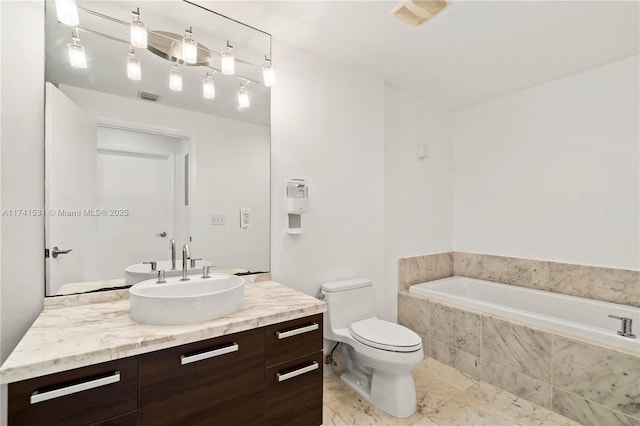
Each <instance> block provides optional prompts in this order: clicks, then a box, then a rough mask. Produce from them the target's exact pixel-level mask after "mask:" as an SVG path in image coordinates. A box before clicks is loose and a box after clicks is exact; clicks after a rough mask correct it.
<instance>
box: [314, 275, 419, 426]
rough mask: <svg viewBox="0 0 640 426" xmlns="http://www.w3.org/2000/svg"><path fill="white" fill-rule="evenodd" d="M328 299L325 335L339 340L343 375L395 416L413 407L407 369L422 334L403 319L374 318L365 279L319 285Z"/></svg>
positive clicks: (415, 358) (407, 413)
mask: <svg viewBox="0 0 640 426" xmlns="http://www.w3.org/2000/svg"><path fill="white" fill-rule="evenodd" d="M321 292H322V294H323V295H324V297H325V300H326V301H327V312H326V313H325V326H324V337H325V338H326V339H329V340H333V341H336V342H340V343H342V353H343V354H344V355H345V358H346V360H347V370H348V371H347V372H345V373H343V374H342V376H341V379H342V380H343V381H344V382H345V383H346V384H347V385H349V387H351V388H352V389H354V390H355V391H356V392H357V393H358V394H360V395H361V396H362V397H363V398H365V399H366V400H368V401H369V402H371V403H372V404H373V405H374V406H376V407H378V408H380V409H381V410H383V411H385V412H387V413H389V414H391V415H392V416H395V417H408V416H410V415H412V414H413V413H414V412H415V411H416V391H415V385H414V382H413V377H412V376H411V371H412V370H413V369H414V368H415V367H416V366H417V365H418V364H419V363H420V362H421V361H422V359H423V358H424V352H423V348H422V339H421V338H420V336H418V335H417V334H416V333H414V332H413V331H411V330H409V329H408V328H406V327H403V326H401V325H398V324H395V323H392V322H388V321H384V320H381V319H378V318H376V316H375V312H374V306H375V304H374V298H373V287H372V284H371V281H369V280H367V279H362V278H358V279H350V280H342V281H334V282H329V283H325V284H323V285H322V289H321Z"/></svg>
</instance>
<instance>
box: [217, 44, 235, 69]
mask: <svg viewBox="0 0 640 426" xmlns="http://www.w3.org/2000/svg"><path fill="white" fill-rule="evenodd" d="M220 69H221V70H222V74H226V75H233V74H235V72H236V59H235V58H234V57H233V50H231V49H227V50H226V51H224V52H222V53H221V54H220Z"/></svg>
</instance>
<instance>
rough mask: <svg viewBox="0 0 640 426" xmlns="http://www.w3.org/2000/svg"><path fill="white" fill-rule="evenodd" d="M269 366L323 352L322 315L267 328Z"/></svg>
mask: <svg viewBox="0 0 640 426" xmlns="http://www.w3.org/2000/svg"><path fill="white" fill-rule="evenodd" d="M266 338H267V366H268V367H270V366H272V365H277V364H280V363H282V362H286V361H289V360H292V359H296V358H300V357H301V356H305V355H308V354H311V353H314V352H317V351H321V350H322V314H318V315H314V316H310V317H305V318H298V319H295V320H291V321H287V322H281V323H278V324H273V325H270V326H267V327H266Z"/></svg>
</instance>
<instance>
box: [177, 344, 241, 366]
mask: <svg viewBox="0 0 640 426" xmlns="http://www.w3.org/2000/svg"><path fill="white" fill-rule="evenodd" d="M238 349H240V346H238V344H237V343H233V344H231V345H229V346H225V347H224V348H220V349H214V350H212V351H207V352H202V353H201V354H195V355H180V364H181V365H185V364H191V363H192V362H197V361H202V360H204V359H209V358H213V357H216V356H220V355H224V354H228V353H231V352H238Z"/></svg>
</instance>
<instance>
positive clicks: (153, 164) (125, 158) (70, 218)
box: [45, 0, 271, 296]
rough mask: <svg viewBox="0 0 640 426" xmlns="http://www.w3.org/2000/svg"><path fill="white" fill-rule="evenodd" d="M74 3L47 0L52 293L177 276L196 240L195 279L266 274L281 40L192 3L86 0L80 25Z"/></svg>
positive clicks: (193, 252) (47, 196) (48, 285)
mask: <svg viewBox="0 0 640 426" xmlns="http://www.w3.org/2000/svg"><path fill="white" fill-rule="evenodd" d="M64 3H65V2H64V1H58V2H56V3H54V2H53V1H47V2H46V71H45V80H46V82H45V85H46V102H45V103H46V105H45V122H46V129H45V156H46V158H45V167H46V170H45V180H46V182H45V207H46V209H45V210H46V216H45V228H46V229H45V235H46V242H45V256H48V257H47V258H46V295H47V296H56V295H66V294H74V293H82V292H87V291H98V290H105V289H113V288H121V287H125V286H128V285H132V284H134V283H136V282H139V281H142V280H145V279H151V278H153V277H154V276H155V274H157V270H160V269H162V270H166V271H167V274H168V275H170V274H171V271H176V275H177V274H178V273H181V272H182V268H183V264H182V248H183V246H184V245H185V244H188V245H189V249H190V250H189V251H190V256H191V261H189V262H188V264H187V265H184V267H185V268H187V269H188V270H189V272H190V273H196V270H198V269H200V270H201V269H202V266H203V265H212V266H211V269H212V270H220V271H226V272H229V273H237V274H243V273H255V272H265V271H268V270H269V264H270V258H269V246H270V243H269V232H270V226H269V222H270V218H269V212H270V127H269V126H270V110H269V107H270V91H269V90H270V88H269V87H267V86H266V85H265V77H268V76H265V74H264V68H265V66H266V67H267V68H268V67H269V66H270V59H271V36H270V35H269V34H267V33H264V32H262V31H260V30H257V29H255V28H251V27H249V26H247V25H244V24H242V23H240V22H237V21H234V20H231V19H228V18H226V17H224V16H221V15H219V14H216V13H215V12H214V11H211V10H208V9H206V8H203V7H201V6H200V5H198V4H196V3H191V2H186V1H170V2H169V1H158V2H154V1H140V2H135V1H81V0H78V1H77V2H76V4H77V11H78V22H77V23H74V22H73V16H71V18H70V19H71V21H70V22H69V21H68V19H69V18H68V17H63V18H61V17H60V16H61V15H60V13H59V11H57V10H56V6H58V7H61V6H64ZM65 21H66V22H65ZM132 22H133V24H132ZM139 23H142V24H143V25H144V26H143V25H141V24H139ZM132 26H134V27H141V28H144V29H145V30H146V31H141V32H139V33H136V32H135V31H136V30H134V31H133V32H132V31H131V27H132ZM145 32H146V47H144V44H145V43H144V33H145ZM132 37H133V39H132ZM132 44H133V45H132ZM267 80H268V79H267ZM267 83H268V82H267ZM172 247H174V248H175V250H174V252H175V253H176V255H175V258H176V262H175V264H174V262H173V259H172ZM178 271H179V272H178Z"/></svg>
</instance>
